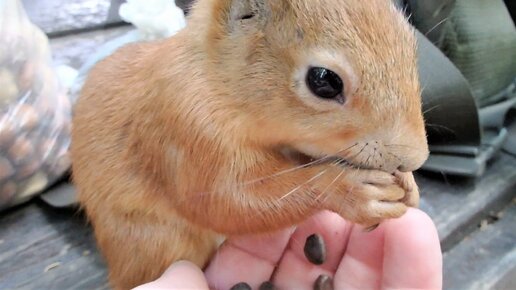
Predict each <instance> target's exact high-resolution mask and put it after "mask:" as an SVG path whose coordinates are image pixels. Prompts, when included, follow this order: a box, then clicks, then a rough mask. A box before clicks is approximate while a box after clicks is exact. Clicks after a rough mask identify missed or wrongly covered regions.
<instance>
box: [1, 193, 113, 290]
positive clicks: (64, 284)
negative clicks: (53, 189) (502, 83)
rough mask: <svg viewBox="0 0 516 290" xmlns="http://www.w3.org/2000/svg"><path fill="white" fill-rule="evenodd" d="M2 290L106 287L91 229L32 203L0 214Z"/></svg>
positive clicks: (76, 218) (68, 215)
mask: <svg viewBox="0 0 516 290" xmlns="http://www.w3.org/2000/svg"><path fill="white" fill-rule="evenodd" d="M0 224H1V225H2V226H1V227H0V289H106V288H107V282H106V274H105V266H104V264H103V261H102V258H101V257H100V255H99V254H98V252H97V250H96V246H95V242H94V239H93V237H92V235H91V229H90V228H89V227H88V226H87V225H86V222H85V219H84V217H83V216H81V215H80V214H77V213H76V212H75V211H69V210H60V211H57V210H55V209H53V208H49V207H47V206H45V205H44V204H42V203H39V202H36V203H34V202H33V203H31V204H29V205H26V206H22V207H19V208H15V209H12V210H10V211H8V212H5V213H2V214H0Z"/></svg>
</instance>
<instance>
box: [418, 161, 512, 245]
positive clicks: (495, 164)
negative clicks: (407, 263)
mask: <svg viewBox="0 0 516 290" xmlns="http://www.w3.org/2000/svg"><path fill="white" fill-rule="evenodd" d="M416 177H417V178H416V179H417V181H418V183H419V185H420V187H421V192H422V204H421V208H422V209H423V210H424V211H425V212H427V213H428V214H429V215H430V216H431V217H432V219H433V220H434V222H435V223H436V226H437V229H438V231H439V235H440V238H441V243H442V248H443V250H444V251H447V250H448V249H450V248H451V247H452V246H453V245H454V244H456V243H457V242H458V241H460V240H461V239H462V238H463V237H464V236H466V235H467V234H469V233H470V232H472V231H473V230H475V225H476V224H478V223H479V222H480V220H481V219H482V218H484V217H485V216H487V215H489V214H490V213H491V212H496V211H498V210H499V209H501V208H503V207H504V206H505V205H506V204H507V203H508V202H509V201H510V200H511V199H512V198H514V197H515V196H516V158H515V157H513V156H511V155H509V154H505V153H500V154H499V156H497V158H496V159H494V160H493V161H492V162H491V163H490V164H489V166H488V169H487V171H486V173H485V175H484V176H483V177H482V178H479V179H477V180H473V179H464V178H453V177H442V176H437V175H428V174H423V173H419V174H418V175H417V176H416Z"/></svg>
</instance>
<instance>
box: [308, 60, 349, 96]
mask: <svg viewBox="0 0 516 290" xmlns="http://www.w3.org/2000/svg"><path fill="white" fill-rule="evenodd" d="M306 84H307V86H308V87H309V88H310V90H311V91H312V93H314V94H315V95H316V96H318V97H320V98H323V99H337V101H339V103H344V96H343V93H342V92H343V90H344V84H343V83H342V79H341V78H340V77H339V76H338V75H337V74H336V73H334V72H332V71H331V70H329V69H325V68H322V67H312V68H310V69H309V70H308V74H307V75H306Z"/></svg>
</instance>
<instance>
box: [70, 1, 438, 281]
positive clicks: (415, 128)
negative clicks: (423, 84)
mask: <svg viewBox="0 0 516 290" xmlns="http://www.w3.org/2000/svg"><path fill="white" fill-rule="evenodd" d="M237 2H239V1H232V0H198V2H197V3H196V4H195V5H194V7H193V9H192V11H191V13H192V14H191V16H190V18H189V24H188V26H187V27H186V28H185V29H184V30H183V31H181V32H179V33H178V34H177V35H175V36H174V37H172V38H170V39H166V40H162V41H156V42H149V43H139V44H132V45H128V46H126V47H124V48H121V49H119V50H118V51H117V52H116V53H114V54H113V55H112V56H110V57H108V58H107V59H105V60H103V61H102V62H100V63H99V64H98V65H97V66H96V67H95V68H94V69H93V70H92V72H91V74H90V76H89V78H88V80H87V82H86V84H85V86H84V89H83V92H82V95H81V97H80V99H79V101H78V103H77V105H76V111H75V117H74V128H73V136H72V156H73V177H74V182H75V184H76V186H77V188H78V191H79V198H80V202H81V204H82V205H83V207H84V208H85V210H86V213H87V215H88V217H89V218H90V220H91V222H92V224H93V227H94V230H95V235H96V237H97V241H98V245H99V247H100V249H101V251H102V253H103V254H104V256H105V257H106V260H107V263H108V267H109V273H110V276H109V278H110V282H111V283H112V285H113V286H114V287H115V288H117V289H129V288H131V287H134V286H136V285H139V284H142V283H144V282H147V281H150V280H152V279H155V278H156V277H158V276H159V274H160V273H161V272H162V271H163V270H164V269H165V268H166V267H167V266H168V265H170V264H171V263H172V262H173V261H176V260H179V259H188V260H191V261H193V262H195V263H197V264H198V265H199V266H204V265H205V264H206V263H207V262H208V260H209V259H210V257H211V255H212V253H213V251H214V250H215V247H216V242H215V239H216V236H217V234H223V235H228V236H230V235H236V234H244V233H257V232H267V231H272V230H276V229H279V228H282V227H286V226H290V225H293V224H296V223H297V222H300V221H302V220H303V219H305V218H306V217H307V216H309V215H310V214H312V213H314V212H315V211H318V210H321V209H329V210H333V211H335V212H337V213H339V214H341V215H342V216H343V217H344V218H347V219H349V220H351V221H354V222H357V223H361V224H363V225H366V226H370V225H374V224H376V223H379V222H380V221H381V220H383V219H385V218H394V217H398V216H400V215H402V214H403V213H404V212H405V210H406V207H407V206H415V205H417V202H418V191H417V186H416V185H415V183H414V180H413V177H412V174H411V173H410V172H411V171H413V170H415V169H417V168H418V167H419V166H421V164H422V163H423V162H424V160H425V159H426V158H427V155H428V148H427V144H426V138H425V130H424V125H423V117H422V113H421V100H420V91H419V84H418V78H417V69H416V52H415V37H414V35H413V31H412V30H411V28H410V27H409V25H408V24H407V23H406V21H405V20H404V18H403V16H402V14H401V13H400V12H398V11H396V10H395V8H394V7H393V6H392V4H390V2H389V1H387V0H370V1H359V0H320V1H313V0H275V1H272V0H246V1H240V2H243V3H244V4H242V5H240V4H236V3H237ZM246 9H247V10H249V11H255V12H256V16H255V17H254V18H253V19H251V20H249V21H245V22H244V21H240V20H235V15H236V14H238V13H241V12H248V11H247V10H246ZM235 13H236V14H235ZM316 64H323V65H326V66H329V67H331V68H332V69H334V70H335V71H337V72H339V73H340V74H341V76H342V79H343V80H344V82H345V88H346V90H345V92H346V98H347V101H346V103H345V104H344V105H342V104H338V103H336V102H335V103H331V102H328V101H322V100H319V99H317V97H315V96H311V95H310V93H309V92H308V91H307V90H306V88H304V87H303V78H302V76H303V69H305V68H306V67H307V66H308V65H316ZM343 149H347V150H343ZM285 152H291V154H290V153H289V154H285ZM292 152H293V153H292ZM296 152H302V153H303V154H306V155H309V156H312V157H313V158H328V157H325V156H339V157H342V158H344V159H346V160H347V161H348V162H349V163H351V164H352V165H353V166H345V165H341V164H339V165H337V164H335V163H332V162H316V163H314V164H311V165H310V166H302V167H299V168H297V169H295V170H292V168H293V167H295V166H297V165H299V162H300V160H301V159H300V158H298V157H295V154H297V153H296ZM323 160H325V159H323ZM401 171H403V172H401Z"/></svg>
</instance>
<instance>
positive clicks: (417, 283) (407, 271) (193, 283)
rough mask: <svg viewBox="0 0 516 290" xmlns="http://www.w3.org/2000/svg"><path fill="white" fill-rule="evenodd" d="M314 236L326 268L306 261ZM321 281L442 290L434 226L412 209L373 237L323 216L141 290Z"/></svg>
mask: <svg viewBox="0 0 516 290" xmlns="http://www.w3.org/2000/svg"><path fill="white" fill-rule="evenodd" d="M314 233H317V234H319V235H321V236H322V237H323V239H324V241H325V244H326V247H325V248H326V260H325V262H324V263H323V264H322V265H314V264H312V263H310V262H309V261H308V260H307V258H306V257H305V254H304V246H305V241H306V239H307V237H309V236H311V235H312V234H314ZM321 275H326V276H329V277H331V278H332V279H333V281H332V283H333V288H334V289H441V288H442V255H441V249H440V244H439V238H438V236H437V230H436V228H435V225H434V224H433V222H432V221H431V219H430V218H429V217H428V216H427V215H426V214H424V213H423V212H422V211H420V210H418V209H409V210H408V212H407V213H406V214H405V215H404V216H402V217H401V218H399V219H393V220H386V221H385V222H383V223H382V224H381V225H380V226H379V227H378V228H377V229H375V230H374V231H372V232H369V233H367V232H364V230H363V228H361V227H359V226H357V225H353V224H351V223H350V222H347V221H345V220H343V219H342V218H340V217H339V216H338V215H336V214H334V213H330V212H321V213H319V214H317V215H315V216H314V217H312V218H310V219H309V220H308V221H306V222H305V223H303V224H302V225H300V226H299V227H297V228H296V229H288V230H284V231H281V232H278V233H275V234H270V235H265V236H264V235H261V236H246V237H240V238H232V239H229V240H228V241H226V242H225V243H224V245H223V246H222V247H221V248H220V250H219V251H218V253H217V254H216V256H215V257H214V258H213V260H212V261H211V263H210V265H209V266H208V267H207V269H206V270H205V272H204V273H203V272H202V271H201V270H200V269H199V268H197V267H196V266H194V265H193V264H191V263H189V262H178V263H175V264H174V265H172V266H171V267H170V268H169V269H168V270H167V271H166V272H165V273H164V274H163V275H162V276H161V278H159V279H158V280H156V281H154V282H151V283H148V284H145V285H142V286H140V287H138V288H136V290H150V289H156V290H158V289H159V290H164V289H174V290H179V289H200V290H204V289H206V290H208V289H216V290H226V289H230V288H231V287H233V286H234V285H236V284H238V283H241V282H245V283H247V284H248V285H250V286H251V287H252V289H259V286H260V285H261V284H262V283H263V282H264V281H269V280H270V281H272V282H273V284H274V286H275V287H276V288H277V289H299V290H303V289H315V288H314V282H315V281H316V280H317V279H318V278H319V277H320V276H321ZM243 289H246V288H245V287H244V288H239V290H243ZM247 289H249V288H247ZM319 289H328V288H319ZM329 289H331V288H329Z"/></svg>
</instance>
